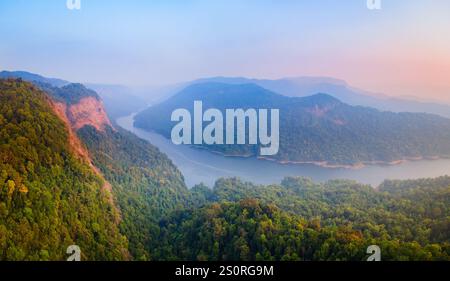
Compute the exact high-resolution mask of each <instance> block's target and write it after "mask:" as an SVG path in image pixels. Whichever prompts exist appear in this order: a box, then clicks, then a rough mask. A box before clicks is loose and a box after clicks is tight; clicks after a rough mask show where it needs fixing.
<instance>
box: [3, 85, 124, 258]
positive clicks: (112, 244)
mask: <svg viewBox="0 0 450 281" xmlns="http://www.w3.org/2000/svg"><path fill="white" fill-rule="evenodd" d="M67 125H68V124H65V123H64V122H63V120H61V119H60V118H59V117H58V114H57V113H56V108H55V107H54V103H53V101H51V100H50V98H49V97H48V96H47V94H45V93H43V92H42V91H40V90H38V89H37V88H36V87H35V86H33V85H31V84H30V83H26V82H23V81H20V80H2V79H0V136H1V137H0V147H1V149H0V171H1V177H0V187H1V189H0V190H1V191H0V260H64V259H65V257H66V256H67V255H66V248H67V247H68V246H70V245H73V244H76V245H78V246H80V248H81V255H82V259H83V260H123V259H128V258H129V254H128V250H127V239H126V237H124V236H123V235H121V234H120V232H119V227H118V216H119V214H118V213H117V211H116V208H115V206H114V205H113V204H112V202H111V194H110V192H109V191H108V190H107V189H106V188H105V181H104V180H103V179H102V178H101V176H100V175H98V174H97V173H96V172H95V171H94V170H93V169H92V167H91V166H90V165H89V163H88V161H89V160H88V159H86V155H81V154H78V153H77V151H76V150H77V149H78V148H76V147H73V146H72V144H73V143H71V142H70V141H69V138H70V132H69V131H70V128H69V127H68V126H67Z"/></svg>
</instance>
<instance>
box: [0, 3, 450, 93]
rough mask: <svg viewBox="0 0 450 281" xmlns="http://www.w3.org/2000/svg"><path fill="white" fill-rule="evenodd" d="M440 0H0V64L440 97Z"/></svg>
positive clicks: (51, 71) (449, 78) (447, 38)
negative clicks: (319, 80) (327, 84)
mask: <svg viewBox="0 0 450 281" xmlns="http://www.w3.org/2000/svg"><path fill="white" fill-rule="evenodd" d="M449 15H450V1H446V0H381V10H370V9H368V8H367V4H366V0H345V1H340V0H334V1H333V0H311V1H306V0H240V1H237V0H213V1H211V0H203V1H200V0H197V1H195V0H127V1H120V0H81V10H69V9H67V7H66V0H40V1H29V0H0V38H1V39H0V69H3V70H26V71H30V72H35V73H39V74H42V75H45V76H50V77H57V78H63V79H67V80H70V81H74V82H91V83H108V84H123V85H129V86H138V85H164V84H171V83H176V82H182V81H189V80H193V79H197V78H204V77H212V76H233V77H236V76H244V77H249V78H267V79H276V78H282V77H296V76H326V77H334V78H338V79H343V80H345V81H347V82H348V83H349V84H351V85H352V86H354V87H358V88H361V89H364V90H367V91H372V92H379V93H383V94H386V95H390V96H415V97H419V98H421V99H427V100H439V101H445V102H450V16H449Z"/></svg>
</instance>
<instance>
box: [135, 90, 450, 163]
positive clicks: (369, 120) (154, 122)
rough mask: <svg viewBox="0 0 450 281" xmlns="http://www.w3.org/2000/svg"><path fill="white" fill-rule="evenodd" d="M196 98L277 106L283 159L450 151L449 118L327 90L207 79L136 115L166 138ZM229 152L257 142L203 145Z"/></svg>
mask: <svg viewBox="0 0 450 281" xmlns="http://www.w3.org/2000/svg"><path fill="white" fill-rule="evenodd" d="M195 100H201V101H202V102H203V108H204V110H206V109H207V108H211V107H214V108H218V109H220V110H221V111H222V113H223V114H224V115H225V111H224V110H225V109H226V108H244V109H247V108H256V109H258V108H269V109H270V108H277V109H279V110H280V150H279V153H278V154H277V155H274V156H270V157H267V158H269V159H273V160H277V161H280V162H296V163H315V164H319V165H323V166H332V167H335V166H355V165H358V166H360V165H362V164H371V163H386V162H393V161H398V160H406V159H418V158H422V157H448V156H450V120H449V119H445V118H442V117H439V116H436V115H430V114H421V113H393V112H380V111H378V110H375V109H371V108H366V107H354V106H350V105H347V104H345V103H342V102H340V101H339V100H337V99H336V98H333V97H331V96H329V95H327V94H317V95H313V96H310V97H303V98H290V97H285V96H281V95H278V94H275V93H273V92H271V91H268V90H266V89H264V88H261V87H259V86H257V85H254V84H240V85H239V84H238V85H231V84H222V83H203V84H196V85H192V86H189V87H187V88H185V89H184V90H183V91H181V92H180V93H178V94H176V95H175V96H173V97H172V98H170V99H168V100H167V101H165V102H163V103H161V104H159V105H156V106H153V107H151V108H149V109H147V110H145V111H143V112H141V113H140V114H138V115H137V116H136V117H135V125H136V126H137V127H140V128H143V129H147V130H155V131H157V132H159V133H161V134H163V135H164V136H166V137H170V132H171V129H172V127H173V126H174V125H175V122H171V121H170V116H171V113H172V111H173V110H175V109H177V108H186V109H188V110H189V111H190V112H191V114H192V113H193V104H194V101H195ZM203 147H205V148H207V149H210V150H213V151H217V152H221V153H223V154H226V155H235V156H236V155H242V156H244V155H245V156H249V155H256V156H258V146H255V145H203Z"/></svg>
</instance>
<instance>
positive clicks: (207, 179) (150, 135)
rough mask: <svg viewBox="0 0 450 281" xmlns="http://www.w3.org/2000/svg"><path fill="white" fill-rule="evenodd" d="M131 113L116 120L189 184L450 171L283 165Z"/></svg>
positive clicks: (447, 168) (372, 180) (377, 179)
mask: <svg viewBox="0 0 450 281" xmlns="http://www.w3.org/2000/svg"><path fill="white" fill-rule="evenodd" d="M133 117H134V114H132V115H129V116H126V117H121V118H118V119H117V120H116V122H117V124H118V125H119V126H120V127H122V128H124V129H126V130H128V131H130V132H132V133H134V134H135V135H137V136H138V137H140V138H142V139H145V140H147V141H149V142H150V143H152V144H153V145H155V146H157V147H158V148H159V149H160V150H161V151H162V152H164V153H165V154H167V155H168V157H169V158H170V159H171V160H172V161H173V163H174V164H175V165H176V166H177V167H178V169H179V170H180V171H181V172H182V173H183V176H184V178H185V181H186V184H187V186H188V187H192V186H193V185H195V184H198V183H204V184H206V185H208V186H210V187H212V186H213V185H214V182H215V181H216V180H217V179H218V178H221V177H239V178H241V179H242V180H244V181H251V182H253V183H257V184H275V183H280V182H281V180H282V179H283V178H284V177H287V176H303V177H309V178H312V179H313V180H314V181H317V182H324V181H328V180H332V179H351V180H356V181H358V182H361V183H365V184H370V185H372V186H374V187H376V186H378V185H379V184H380V183H382V182H383V181H384V180H385V179H418V178H429V177H439V176H443V175H450V159H441V160H420V161H414V162H406V163H403V164H400V165H395V166H387V165H384V166H378V165H376V166H368V167H365V168H362V169H331V168H322V167H318V166H315V165H310V164H304V165H284V164H279V163H275V162H271V161H264V160H258V159H256V158H254V157H251V158H241V157H224V156H222V155H218V154H214V153H211V152H208V151H206V150H202V149H198V148H193V147H190V146H186V145H174V144H173V143H172V142H171V140H170V139H167V138H165V137H163V136H161V135H159V134H157V133H155V132H148V131H145V130H142V129H139V128H135V127H134V126H133Z"/></svg>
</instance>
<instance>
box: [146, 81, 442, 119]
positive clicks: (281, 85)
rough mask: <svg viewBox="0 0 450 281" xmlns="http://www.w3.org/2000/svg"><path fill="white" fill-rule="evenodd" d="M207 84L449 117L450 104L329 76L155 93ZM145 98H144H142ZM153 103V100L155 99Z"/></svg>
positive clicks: (178, 86) (160, 97) (163, 94)
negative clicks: (357, 85) (373, 89)
mask: <svg viewBox="0 0 450 281" xmlns="http://www.w3.org/2000/svg"><path fill="white" fill-rule="evenodd" d="M207 82H219V83H224V84H232V85H233V84H249V83H250V84H256V85H258V86H261V87H263V88H265V89H267V90H270V91H272V92H275V93H278V94H281V95H284V96H288V97H305V96H310V95H313V94H316V93H327V94H329V95H332V96H334V97H336V98H338V99H339V100H341V101H342V102H345V103H347V104H350V105H360V106H367V107H372V108H376V109H379V110H382V111H392V112H417V113H431V114H437V115H441V116H443V117H447V118H450V104H445V103H437V102H427V101H418V100H414V99H412V98H401V97H389V96H386V95H382V94H376V93H372V92H369V91H365V90H361V89H357V88H354V87H352V86H350V85H349V84H348V83H347V82H345V81H343V80H340V79H335V78H330V77H290V78H281V79H273V80H271V79H252V78H245V77H220V76H219V77H210V78H201V79H196V80H192V81H188V82H184V83H178V84H175V85H172V86H170V87H165V88H163V89H161V90H160V91H157V90H153V91H152V94H153V95H157V96H158V99H157V101H159V102H162V101H164V100H166V99H168V98H170V97H172V96H173V95H175V94H176V93H178V92H180V91H182V90H183V89H184V88H186V87H188V86H190V85H194V84H201V83H207ZM142 97H143V98H144V96H142ZM152 101H153V102H154V100H152Z"/></svg>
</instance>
